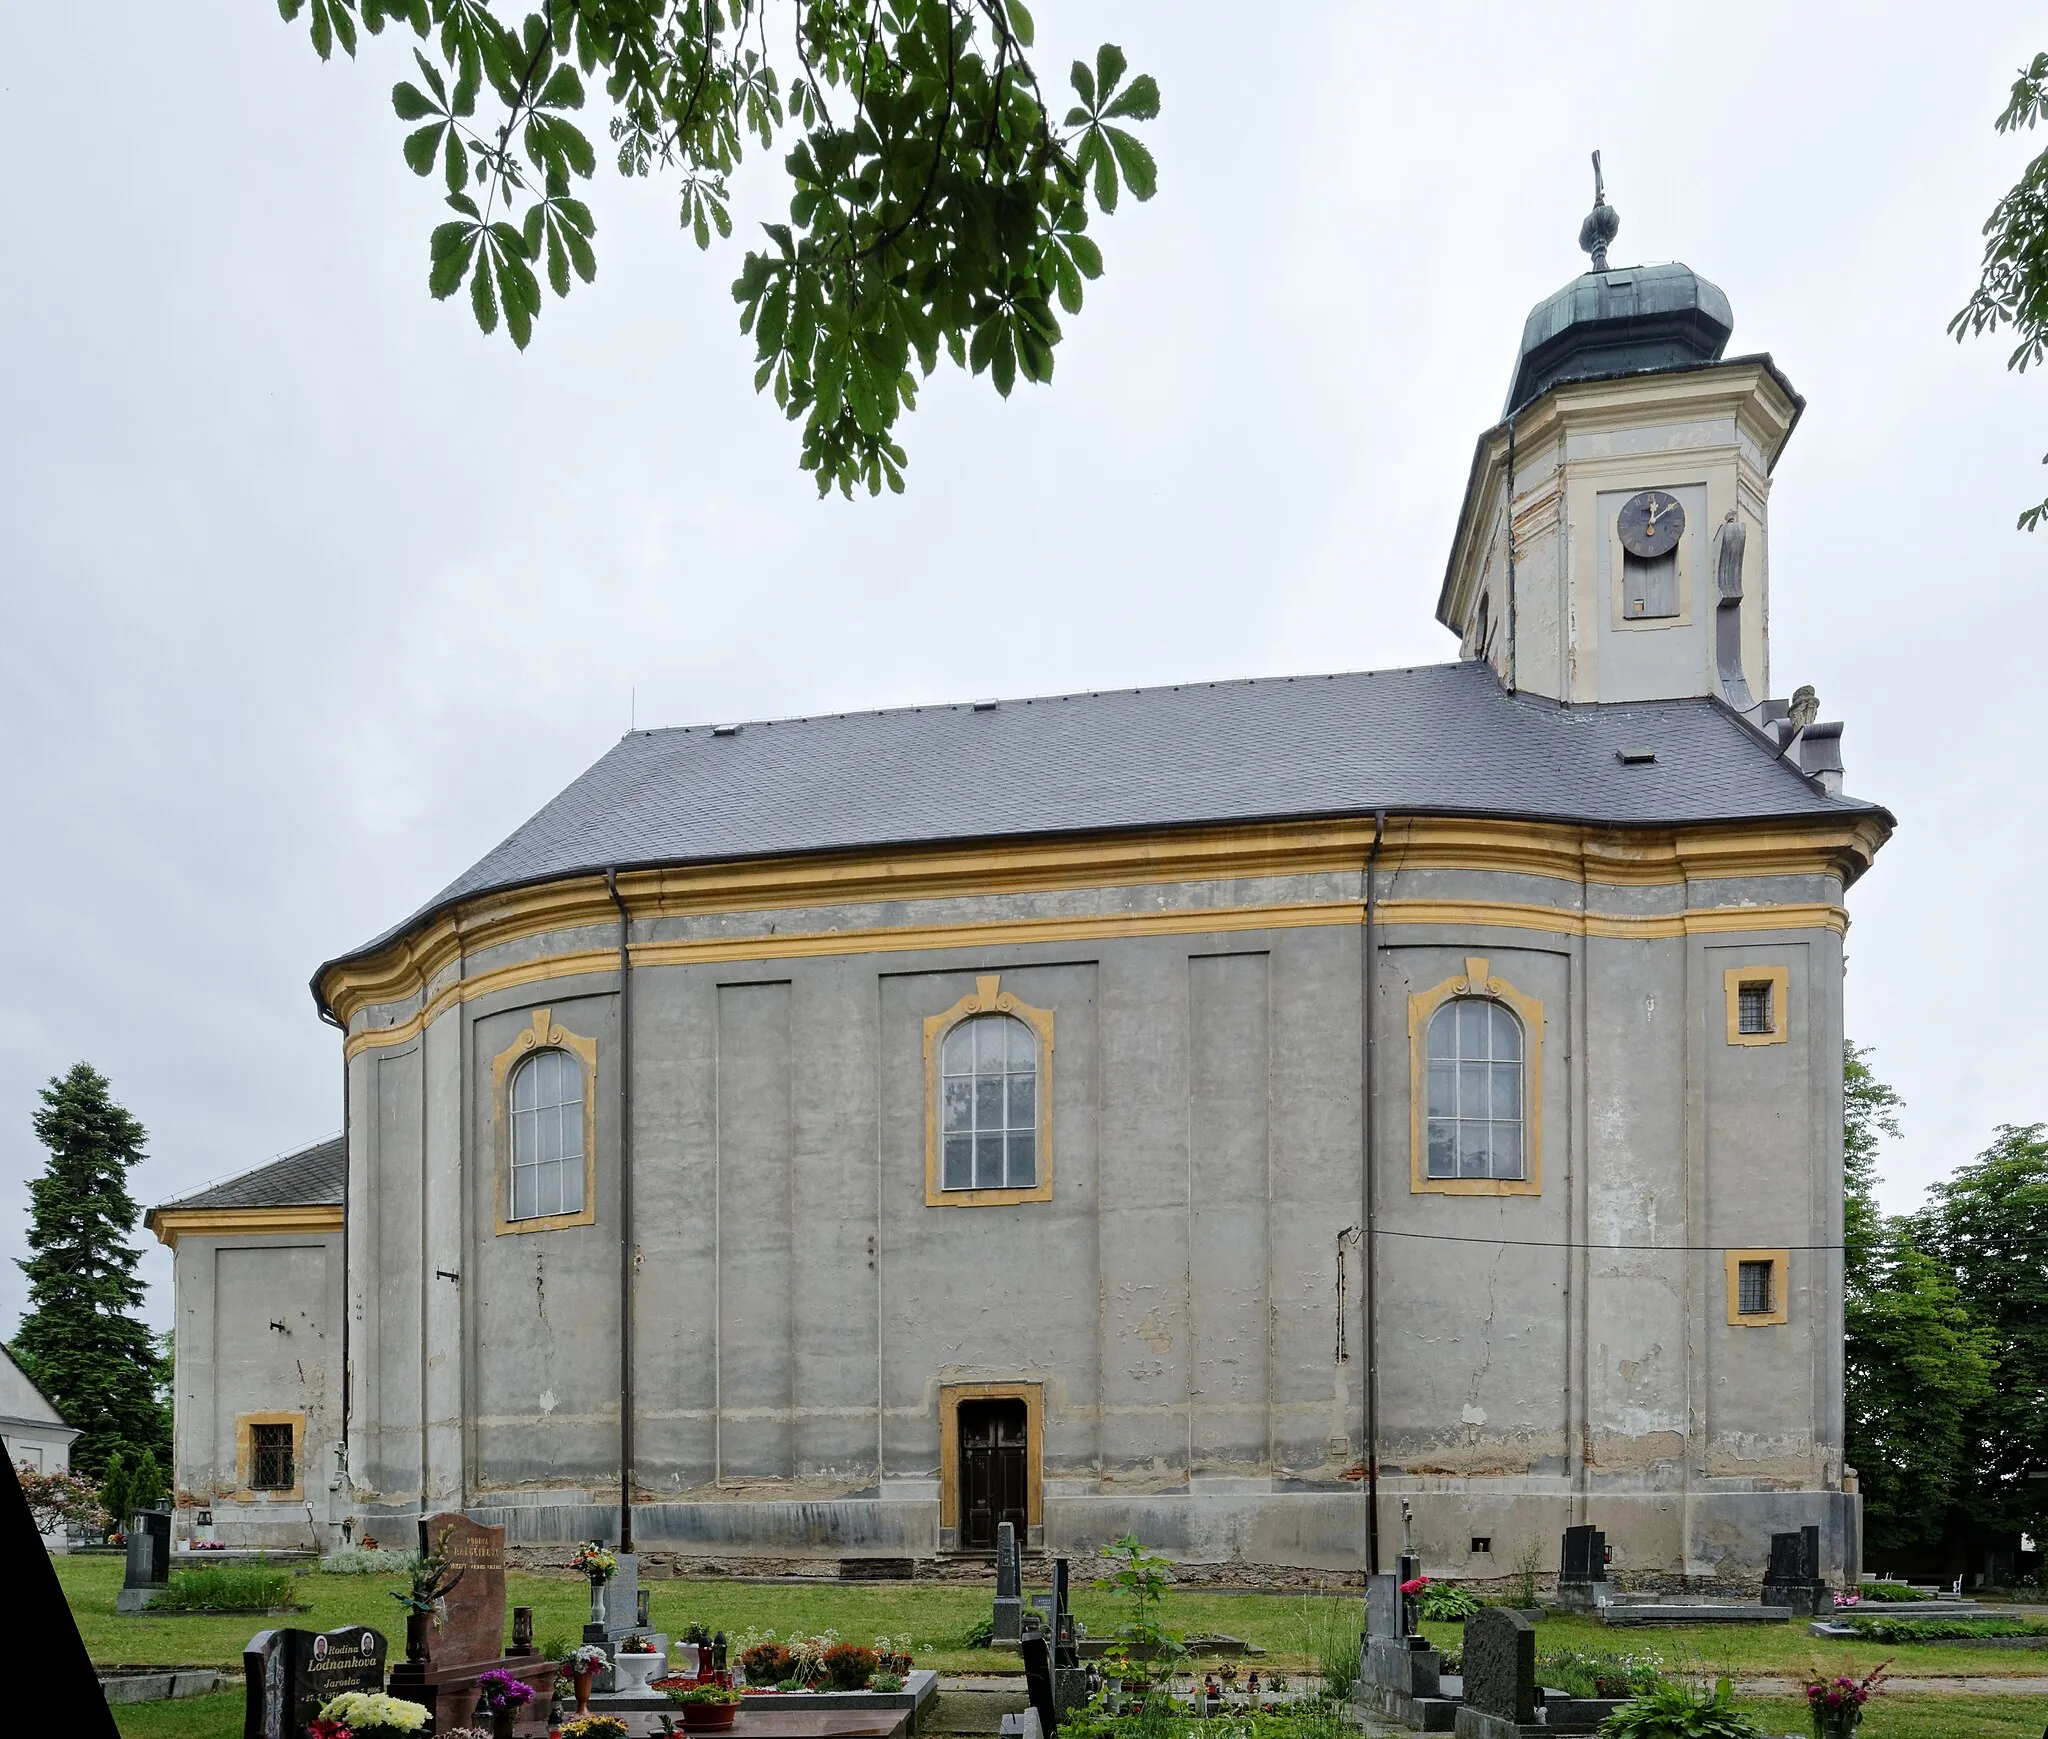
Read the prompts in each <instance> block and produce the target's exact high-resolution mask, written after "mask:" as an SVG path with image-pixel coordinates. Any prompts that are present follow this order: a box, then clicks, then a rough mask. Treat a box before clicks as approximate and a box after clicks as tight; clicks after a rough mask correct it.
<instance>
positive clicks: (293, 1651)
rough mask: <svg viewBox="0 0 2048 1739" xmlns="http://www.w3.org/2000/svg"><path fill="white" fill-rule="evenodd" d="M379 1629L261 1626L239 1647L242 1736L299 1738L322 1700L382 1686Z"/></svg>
mask: <svg viewBox="0 0 2048 1739" xmlns="http://www.w3.org/2000/svg"><path fill="white" fill-rule="evenodd" d="M384 1654H385V1642H384V1638H383V1635H382V1634H381V1633H380V1632H378V1631H375V1630H372V1629H371V1628H370V1627H369V1626H368V1625H360V1624H352V1625H350V1626H348V1627H347V1628H346V1629H343V1630H329V1631H323V1632H320V1633H319V1634H317V1635H316V1634H315V1633H314V1632H312V1631H310V1630H265V1631H259V1632H258V1633H257V1634H256V1635H255V1636H253V1637H251V1638H250V1639H249V1646H248V1647H247V1648H246V1649H245V1650H243V1652H242V1673H243V1693H242V1732H243V1735H244V1739H300V1735H302V1734H303V1733H304V1732H305V1730H306V1723H307V1722H308V1721H310V1720H311V1719H312V1717H313V1716H314V1715H316V1714H318V1713H319V1711H320V1707H321V1705H322V1704H323V1703H327V1702H330V1701H331V1700H332V1699H334V1698H335V1697H338V1696H340V1695H341V1694H342V1692H343V1691H381V1690H383V1688H384Z"/></svg>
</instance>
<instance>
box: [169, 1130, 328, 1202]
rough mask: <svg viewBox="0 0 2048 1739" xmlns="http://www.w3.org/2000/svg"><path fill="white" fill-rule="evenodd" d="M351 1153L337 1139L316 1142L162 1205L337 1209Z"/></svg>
mask: <svg viewBox="0 0 2048 1739" xmlns="http://www.w3.org/2000/svg"><path fill="white" fill-rule="evenodd" d="M347 1173H348V1148H347V1146H346V1144H345V1143H344V1141H343V1139H342V1138H341V1137H340V1136H339V1135H330V1136H329V1137H328V1138H327V1139H326V1140H325V1141H316V1142H314V1143H313V1145H312V1146H311V1147H302V1148H300V1149H299V1150H298V1152H296V1153H288V1154H286V1155H285V1156H284V1157H283V1158H282V1159H273V1160H271V1161H270V1163H269V1164H267V1165H259V1166H258V1167H257V1168H256V1169H255V1170H254V1171H245V1172H243V1173H242V1175H241V1176H240V1177H231V1178H229V1179H227V1180H226V1181H225V1182H224V1183H217V1184H209V1185H207V1187H206V1188H205V1189H203V1190H200V1191H198V1192H197V1193H195V1194H193V1195H189V1196H180V1197H179V1198H178V1199H177V1200H176V1201H174V1202H164V1203H162V1204H161V1205H160V1206H159V1207H158V1208H157V1209H155V1210H154V1211H155V1212H158V1213H161V1212H162V1211H163V1210H164V1209H166V1208H328V1207H333V1208H338V1207H340V1206H341V1198H342V1190H343V1187H344V1186H345V1184H346V1183H347Z"/></svg>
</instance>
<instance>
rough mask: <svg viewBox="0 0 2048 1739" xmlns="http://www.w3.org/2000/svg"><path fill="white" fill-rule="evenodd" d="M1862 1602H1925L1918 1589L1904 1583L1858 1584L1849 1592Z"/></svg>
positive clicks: (1924, 1596)
mask: <svg viewBox="0 0 2048 1739" xmlns="http://www.w3.org/2000/svg"><path fill="white" fill-rule="evenodd" d="M1850 1592H1851V1593H1853V1594H1855V1595H1857V1596H1859V1597H1860V1598H1861V1599H1864V1600H1925V1599H1926V1598H1927V1596H1926V1595H1924V1594H1922V1593H1921V1592H1920V1590H1919V1589H1917V1588H1914V1587H1912V1586H1911V1585H1909V1584H1908V1583H1904V1582H1859V1583H1857V1584H1856V1586H1855V1587H1854V1588H1853V1589H1851V1590H1850Z"/></svg>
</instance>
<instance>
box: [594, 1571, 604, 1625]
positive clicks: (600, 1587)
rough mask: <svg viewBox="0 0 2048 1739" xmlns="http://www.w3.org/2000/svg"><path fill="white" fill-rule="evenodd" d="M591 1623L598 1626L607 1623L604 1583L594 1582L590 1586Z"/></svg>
mask: <svg viewBox="0 0 2048 1739" xmlns="http://www.w3.org/2000/svg"><path fill="white" fill-rule="evenodd" d="M590 1622H591V1623H592V1624H598V1625H601V1624H603V1623H604V1622H605V1615H604V1584H603V1583H602V1582H593V1583H591V1585H590Z"/></svg>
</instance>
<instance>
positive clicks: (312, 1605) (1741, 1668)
mask: <svg viewBox="0 0 2048 1739" xmlns="http://www.w3.org/2000/svg"><path fill="white" fill-rule="evenodd" d="M56 1566H57V1574H58V1577H59V1579H60V1580H61V1581H62V1582H63V1585H64V1589H65V1593H66V1595H67V1597H68V1598H69V1600H70V1602H71V1609H72V1611H73V1613H74V1614H75V1615H76V1617H77V1619H78V1626H79V1629H80V1631H81V1632H82V1633H83V1634H84V1637H85V1642H86V1647H87V1648H88V1649H89V1650H90V1652H91V1654H92V1657H93V1659H94V1660H96V1661H99V1662H101V1663H103V1664H108V1665H113V1664H121V1665H129V1666H150V1665H193V1666H220V1667H228V1668H239V1667H240V1665H241V1655H242V1648H243V1646H244V1644H246V1643H247V1641H248V1640H249V1638H250V1636H251V1635H252V1634H253V1633H254V1632H256V1631H257V1630H260V1629H263V1628H265V1627H266V1626H269V1625H275V1624H295V1625H298V1626H300V1627H302V1628H305V1629H308V1630H332V1629H335V1628H336V1627H338V1626H340V1625H344V1624H371V1625H374V1626H376V1628H377V1629H379V1630H381V1631H383V1632H384V1634H385V1635H386V1636H387V1637H389V1638H390V1639H391V1640H392V1642H393V1643H394V1645H397V1646H395V1647H394V1650H393V1652H394V1653H399V1652H402V1642H401V1639H402V1637H403V1634H404V1626H403V1624H402V1622H401V1619H402V1614H401V1613H400V1611H399V1608H398V1605H397V1603H396V1602H395V1601H393V1600H392V1599H391V1598H390V1591H391V1590H392V1589H395V1588H396V1587H398V1586H399V1581H398V1579H397V1578H396V1577H386V1576H322V1575H309V1576H301V1577H298V1578H296V1579H295V1583H294V1586H295V1587H296V1589H297V1590H298V1591H299V1598H300V1600H302V1601H303V1602H304V1603H305V1605H306V1606H307V1608H308V1610H307V1611H305V1612H303V1613H300V1614H297V1615H295V1616H293V1617H290V1618H273V1619H263V1618H251V1617H240V1618H233V1617H208V1616H203V1615H195V1616H190V1617H185V1616H172V1615H169V1614H166V1615H163V1616H160V1617H152V1616H150V1615H148V1614H142V1615H139V1616H136V1617H132V1618H123V1617H118V1616H116V1615H115V1612H114V1596H115V1594H116V1593H117V1592H118V1591H119V1589H120V1586H121V1575H122V1561H121V1560H120V1559H118V1558H112V1557H105V1558H102V1557H63V1556H60V1557H59V1558H58V1559H57V1560H56ZM505 1580H506V1590H507V1604H508V1605H520V1606H531V1607H533V1608H534V1634H535V1638H536V1640H537V1641H538V1642H540V1643H541V1644H542V1645H543V1646H552V1645H555V1644H560V1645H563V1646H566V1645H567V1644H568V1643H569V1642H570V1641H571V1640H573V1639H574V1638H575V1637H576V1635H577V1633H578V1632H579V1630H580V1629H581V1626H582V1624H583V1621H584V1619H585V1617H586V1616H587V1615H588V1613H589V1606H590V1602H589V1595H588V1592H587V1591H586V1589H585V1587H584V1585H583V1583H582V1582H581V1581H579V1580H577V1579H575V1578H573V1577H569V1576H563V1575H553V1576H535V1575H528V1574H524V1573H522V1572H518V1571H514V1572H511V1573H510V1574H508V1575H507V1577H506V1579H505ZM647 1586H648V1588H649V1589H650V1591H651V1593H652V1595H653V1609H654V1621H655V1624H656V1625H657V1627H659V1628H660V1629H663V1630H666V1631H668V1632H669V1633H670V1634H671V1635H674V1634H677V1633H679V1632H680V1631H681V1630H682V1628H683V1626H684V1625H685V1624H687V1623H690V1622H698V1623H702V1624H705V1625H708V1626H709V1627H711V1628H712V1629H714V1630H723V1631H725V1632H726V1633H727V1634H728V1635H736V1634H737V1633H738V1632H740V1631H743V1630H746V1629H749V1628H755V1627H758V1628H767V1629H773V1630H775V1631H777V1632H780V1633H785V1634H786V1633H788V1632H790V1631H801V1632H815V1631H820V1630H836V1631H838V1632H839V1634H840V1635H841V1636H843V1637H845V1638H847V1639H848V1640H850V1641H858V1642H866V1641H868V1640H869V1639H870V1638H872V1637H874V1636H876V1635H877V1634H886V1635H889V1636H891V1637H895V1636H901V1635H904V1634H906V1633H907V1634H908V1635H909V1637H910V1638H911V1645H912V1652H913V1653H914V1654H915V1655H916V1657H917V1659H918V1662H919V1664H920V1665H923V1666H931V1667H936V1668H937V1669H938V1670H939V1671H941V1672H951V1673H974V1674H986V1673H1002V1672H1015V1671H1017V1670H1019V1669H1018V1665H1017V1657H1016V1656H1014V1655H1007V1654H995V1653H991V1652H989V1651H988V1650H985V1649H969V1648H965V1647H963V1646H962V1638H963V1637H964V1635H965V1633H966V1632H967V1630H968V1628H969V1627H970V1626H971V1625H973V1624H975V1623H976V1622H977V1621H978V1620H980V1619H982V1618H985V1617H986V1616H987V1615H988V1610H989V1600H990V1596H991V1594H992V1592H993V1582H992V1580H991V1585H990V1586H989V1587H976V1586H972V1585H968V1586H953V1585H946V1584H936V1583H935V1584H931V1585H923V1584H918V1585H903V1584H895V1585H886V1584H885V1585H872V1584H869V1585H863V1584H859V1583H850V1584H841V1583H817V1584H802V1585H789V1584H770V1583H748V1582H730V1581H726V1580H724V1579H723V1578H705V1579H702V1580H698V1579H691V1580H668V1579H662V1580H656V1581H651V1582H649V1583H648V1584H647ZM1349 1598H1350V1599H1351V1600H1353V1601H1355V1600H1356V1596H1355V1595H1354V1596H1350V1597H1349ZM1075 1608H1076V1610H1077V1611H1078V1613H1079V1614H1080V1616H1081V1618H1082V1620H1083V1622H1084V1623H1086V1624H1087V1625H1088V1626H1089V1628H1090V1629H1091V1630H1093V1631H1095V1632H1096V1633H1097V1634H1098V1635H1100V1634H1105V1633H1107V1632H1109V1631H1110V1630H1112V1629H1113V1628H1114V1627H1115V1624H1116V1622H1117V1608H1116V1604H1115V1602H1114V1600H1113V1599H1112V1598H1111V1597H1109V1596H1107V1595H1104V1594H1101V1593H1098V1592H1096V1591H1095V1590H1093V1589H1083V1590H1080V1591H1078V1592H1077V1594H1076V1596H1075ZM1329 1611H1330V1608H1329V1607H1328V1606H1327V1605H1325V1604H1324V1603H1323V1602H1321V1601H1313V1600H1307V1599H1303V1598H1299V1597H1294V1598H1289V1597H1284V1596H1278V1595H1260V1594H1210V1593H1195V1592H1189V1593H1182V1594H1174V1595H1172V1596H1170V1598H1169V1603H1168V1617H1167V1621H1168V1622H1169V1623H1170V1624H1172V1625H1174V1626H1175V1627H1177V1628H1179V1629H1181V1630H1183V1631H1185V1632H1188V1633H1190V1634H1192V1633H1196V1632H1203V1631H1222V1632H1226V1633H1228V1634H1230V1635H1233V1636H1241V1637H1244V1638H1246V1639H1247V1640H1248V1641H1251V1642H1254V1643H1257V1644H1259V1645H1260V1646H1261V1647H1263V1648H1265V1649H1266V1651H1267V1654H1268V1659H1269V1664H1272V1665H1276V1666H1285V1667H1289V1668H1291V1669H1298V1668H1300V1667H1302V1666H1304V1665H1306V1664H1307V1662H1308V1660H1309V1659H1310V1657H1311V1655H1312V1652H1313V1644H1312V1641H1311V1636H1312V1632H1313V1628H1314V1626H1315V1623H1316V1620H1317V1619H1318V1618H1327V1616H1328V1614H1329ZM1425 1628H1426V1629H1427V1630H1428V1631H1429V1632H1430V1634H1431V1636H1432V1639H1433V1640H1434V1641H1436V1642H1437V1643H1438V1644H1439V1645H1440V1646H1455V1645H1456V1643H1457V1642H1458V1641H1459V1628H1458V1626H1456V1625H1429V1626H1426V1627H1425ZM1536 1646H1537V1648H1538V1650H1539V1652H1541V1651H1548V1650H1551V1649H1557V1648H1579V1649H1585V1650H1587V1651H1589V1652H1594V1653H1613V1654H1655V1655H1657V1656H1659V1657H1661V1658H1662V1660H1663V1661H1664V1663H1665V1664H1666V1666H1667V1668H1669V1669H1671V1670H1674V1671H1696V1672H1701V1673H1706V1674H1710V1675H1712V1674H1719V1673H1723V1672H1725V1673H1729V1674H1731V1675H1733V1676H1734V1677H1736V1678H1737V1679H1738V1680H1739V1679H1741V1678H1744V1677H1752V1678H1755V1677H1767V1676H1776V1677H1783V1678H1804V1677H1805V1676H1807V1675H1808V1674H1810V1673H1812V1674H1819V1673H1823V1672H1824V1673H1826V1674H1827V1675H1828V1676H1830V1677H1832V1676H1833V1675H1834V1674H1836V1673H1843V1672H1846V1673H1851V1674H1860V1673H1862V1672H1864V1671H1866V1670H1868V1669H1869V1668H1870V1667H1873V1666H1875V1665H1877V1664H1878V1662H1879V1661H1881V1660H1884V1659H1886V1658H1889V1659H1890V1660H1891V1663H1892V1666H1891V1670H1892V1672H1893V1673H1894V1674H1895V1675H1897V1676H1901V1677H1914V1676H1921V1675H1928V1676H1933V1675H1944V1676H1952V1675H1961V1676H1992V1677H2034V1676H2042V1677H2048V1654H2037V1653H2034V1652H2032V1651H2023V1650H2003V1649H1982V1648H1979V1649H1972V1648H1970V1647H1968V1646H1967V1645H1964V1644H1957V1643H1918V1644H1908V1645H1905V1646H1901V1647H1897V1648H1890V1649H1882V1648H1878V1647H1876V1646H1874V1645H1872V1644H1868V1643H1861V1642H1826V1641H1822V1640H1820V1639H1818V1638H1816V1637H1812V1636H1809V1635H1808V1634H1807V1633H1806V1628H1805V1626H1804V1625H1800V1624H1783V1625H1768V1626H1766V1625H1759V1626H1756V1627H1754V1628H1751V1627H1748V1626H1742V1627H1732V1626H1704V1627H1701V1628H1698V1629H1673V1630H1664V1629H1661V1628H1659V1629H1643V1630H1616V1629H1609V1628H1608V1627H1607V1626H1605V1625H1602V1624H1598V1623H1596V1622H1594V1621H1592V1620H1590V1619H1585V1618H1578V1617H1558V1618H1548V1619H1545V1620H1544V1621H1543V1622H1542V1623H1541V1624H1540V1626H1539V1627H1538V1631H1537V1640H1536ZM1746 1700H1747V1699H1746ZM1758 1706H1759V1707H1760V1708H1768V1709H1769V1711H1770V1714H1771V1719H1772V1720H1773V1721H1776V1722H1778V1725H1776V1726H1775V1727H1774V1729H1773V1730H1774V1731H1777V1732H1799V1731H1803V1730H1804V1715H1803V1712H1802V1710H1801V1708H1800V1706H1799V1705H1798V1704H1797V1703H1796V1702H1766V1703H1759V1705H1758ZM240 1707H241V1700H240V1696H239V1694H234V1695H230V1696H228V1697H225V1698H221V1697H206V1698H196V1699H193V1700H191V1701H189V1702H181V1703H175V1704H173V1703H161V1704H141V1705H135V1706H132V1707H131V1708H130V1709H128V1710H127V1711H125V1712H123V1713H122V1714H121V1715H120V1717H119V1719H120V1724H121V1730H122V1732H123V1733H125V1734H131V1735H135V1736H136V1739H212V1736H213V1735H215V1734H220V1735H222V1736H223V1739H232V1735H233V1734H234V1733H235V1732H236V1731H237V1724H238V1722H239V1710H240ZM1872 1709H1873V1712H1872V1714H1871V1715H1870V1716H1869V1718H1868V1719H1867V1720H1866V1722H1865V1725H1864V1735H1865V1739H1921V1736H1923V1735H1924V1736H1926V1739H1934V1736H1935V1735H1942V1736H1944V1739H1945V1736H1947V1735H1951V1734H1955V1735H1960V1734H1985V1735H1992V1736H1999V1735H2005V1734H2008V1733H2010V1734H2012V1735H2015V1736H2016V1739H2041V1736H2042V1728H2043V1726H2044V1724H2048V1698H2012V1697H1943V1696H1931V1695H1919V1696H1914V1695H1905V1694H1901V1695H1897V1696H1892V1697H1889V1698H1886V1699H1884V1700H1883V1701H1882V1702H1880V1703H1878V1704H1874V1705H1872ZM216 1711H218V1713H216Z"/></svg>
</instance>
